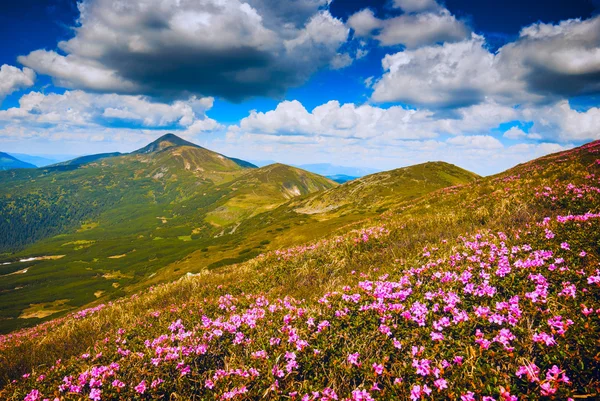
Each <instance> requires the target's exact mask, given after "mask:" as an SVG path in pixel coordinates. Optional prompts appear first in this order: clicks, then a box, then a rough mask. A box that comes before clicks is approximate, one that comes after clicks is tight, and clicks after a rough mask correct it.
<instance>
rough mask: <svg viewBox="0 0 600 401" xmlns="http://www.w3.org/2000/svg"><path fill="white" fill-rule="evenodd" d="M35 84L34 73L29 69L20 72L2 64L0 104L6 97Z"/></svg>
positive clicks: (0, 69) (0, 72)
mask: <svg viewBox="0 0 600 401" xmlns="http://www.w3.org/2000/svg"><path fill="white" fill-rule="evenodd" d="M34 83H35V72H33V70H31V69H29V68H23V69H22V70H20V69H18V68H17V67H13V66H12V65H8V64H3V65H2V67H0V104H1V103H2V101H3V100H4V98H5V97H6V96H7V95H10V94H11V93H13V92H15V91H17V90H19V89H23V88H27V87H29V86H32V85H33V84H34Z"/></svg>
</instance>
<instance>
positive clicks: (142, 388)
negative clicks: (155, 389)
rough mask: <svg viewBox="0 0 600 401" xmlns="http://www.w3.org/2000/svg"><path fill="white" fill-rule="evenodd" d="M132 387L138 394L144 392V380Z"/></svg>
mask: <svg viewBox="0 0 600 401" xmlns="http://www.w3.org/2000/svg"><path fill="white" fill-rule="evenodd" d="M134 389H135V391H136V392H138V393H139V394H144V393H145V392H146V380H142V381H141V382H140V384H138V385H137V386H135V387H134Z"/></svg>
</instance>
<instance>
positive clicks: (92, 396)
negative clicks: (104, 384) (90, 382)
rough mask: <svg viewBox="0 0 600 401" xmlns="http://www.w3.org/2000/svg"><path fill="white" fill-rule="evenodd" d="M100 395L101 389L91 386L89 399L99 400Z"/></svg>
mask: <svg viewBox="0 0 600 401" xmlns="http://www.w3.org/2000/svg"><path fill="white" fill-rule="evenodd" d="M101 395H102V391H101V390H100V389H99V388H93V389H92V391H90V400H94V401H100V396H101Z"/></svg>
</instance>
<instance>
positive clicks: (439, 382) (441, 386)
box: [433, 378, 448, 391]
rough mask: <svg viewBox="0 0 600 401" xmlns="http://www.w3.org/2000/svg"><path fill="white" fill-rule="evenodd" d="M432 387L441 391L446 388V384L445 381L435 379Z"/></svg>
mask: <svg viewBox="0 0 600 401" xmlns="http://www.w3.org/2000/svg"><path fill="white" fill-rule="evenodd" d="M433 385H434V386H435V387H436V388H437V389H438V390H439V391H441V390H443V389H445V388H448V382H447V381H446V380H445V379H441V378H440V379H437V380H436V381H434V382H433Z"/></svg>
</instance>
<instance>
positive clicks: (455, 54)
mask: <svg viewBox="0 0 600 401" xmlns="http://www.w3.org/2000/svg"><path fill="white" fill-rule="evenodd" d="M484 45H485V39H484V38H483V37H482V36H479V35H475V34H473V36H472V38H471V39H470V40H466V41H461V42H458V43H444V44H443V45H438V46H426V47H422V48H419V49H415V50H406V51H402V52H398V53H395V54H389V55H386V56H385V58H384V59H383V60H382V66H383V69H384V71H385V73H384V75H383V77H382V78H381V79H380V80H379V81H378V82H377V83H376V84H375V85H374V91H373V94H372V99H373V100H374V101H376V102H403V103H408V104H411V105H415V106H424V107H434V108H437V107H461V106H465V105H472V104H477V103H480V102H483V101H484V99H485V96H486V94H487V92H489V91H490V90H494V91H496V92H499V91H501V90H502V88H501V86H502V85H501V83H500V81H501V77H500V75H499V73H498V71H497V70H496V69H495V68H494V65H495V59H494V55H493V54H492V53H490V52H489V51H488V50H487V49H486V48H485V46H484ZM498 85H500V87H499V86H498Z"/></svg>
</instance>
